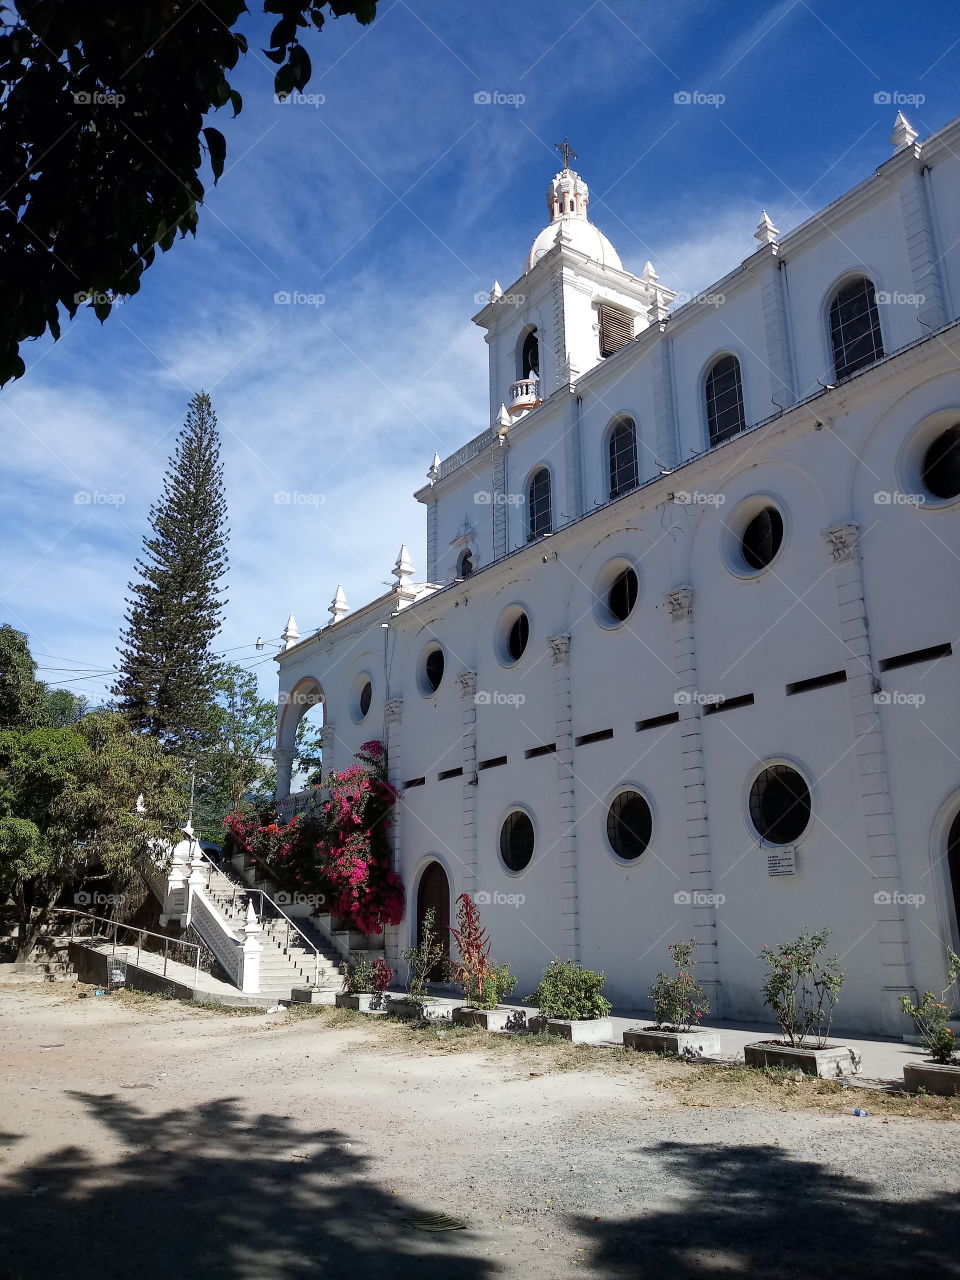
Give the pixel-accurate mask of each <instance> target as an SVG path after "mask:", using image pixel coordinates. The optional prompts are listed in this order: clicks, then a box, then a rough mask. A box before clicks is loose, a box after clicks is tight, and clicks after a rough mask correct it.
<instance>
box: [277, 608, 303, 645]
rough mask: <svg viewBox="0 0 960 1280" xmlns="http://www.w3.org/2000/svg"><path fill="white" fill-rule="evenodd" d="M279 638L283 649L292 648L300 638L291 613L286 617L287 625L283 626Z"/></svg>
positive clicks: (295, 621)
mask: <svg viewBox="0 0 960 1280" xmlns="http://www.w3.org/2000/svg"><path fill="white" fill-rule="evenodd" d="M280 639H281V640H282V641H283V647H284V648H285V649H292V648H293V646H294V645H295V644H296V643H297V641H298V640H299V639H300V632H299V631H298V630H297V620H296V618H295V617H294V616H293V614H292V613H291V615H290V617H289V618H288V619H287V625H286V626H285V627H284V628H283V633H282V635H281V636H280Z"/></svg>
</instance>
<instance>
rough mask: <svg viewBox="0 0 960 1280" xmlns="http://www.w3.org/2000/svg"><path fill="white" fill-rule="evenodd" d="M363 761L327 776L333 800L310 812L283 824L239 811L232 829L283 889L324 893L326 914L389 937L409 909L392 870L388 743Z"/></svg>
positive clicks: (366, 750)
mask: <svg viewBox="0 0 960 1280" xmlns="http://www.w3.org/2000/svg"><path fill="white" fill-rule="evenodd" d="M357 759H358V760H359V761H360V764H356V765H353V766H351V768H349V769H346V770H343V771H342V772H335V773H331V774H329V775H328V777H327V780H326V787H327V789H328V791H329V799H327V800H326V801H325V802H324V803H323V804H322V805H321V806H320V807H319V808H316V809H315V810H314V811H313V812H311V813H310V814H308V815H305V816H303V817H300V818H294V819H293V821H292V822H289V823H287V824H286V825H285V826H281V825H280V824H279V823H277V821H276V820H275V818H274V819H273V820H272V821H268V822H266V823H264V822H263V821H262V816H260V815H255V814H245V813H234V814H230V815H229V817H227V818H226V820H225V825H226V827H227V829H228V830H229V831H231V832H232V833H233V835H234V836H235V837H236V838H237V839H238V840H239V841H240V843H241V844H242V845H243V846H244V847H245V848H246V849H248V850H249V851H250V852H251V853H252V854H253V856H254V857H255V858H257V860H258V861H259V862H261V863H262V865H263V866H264V867H265V869H266V870H267V872H268V873H269V875H270V876H271V878H272V879H274V880H276V881H277V882H278V884H280V885H281V886H282V887H283V888H284V889H287V890H289V891H290V892H292V893H306V894H315V895H317V896H318V897H319V898H320V900H321V902H322V904H323V909H324V910H325V911H328V912H330V913H331V914H332V915H335V916H338V917H339V918H340V919H341V920H342V921H343V922H344V923H345V924H346V925H347V927H349V928H353V929H356V930H357V931H358V932H360V933H382V932H383V928H384V926H385V925H389V924H399V923H400V921H401V920H402V919H403V910H404V892H403V882H402V881H401V879H400V877H399V876H398V875H397V874H396V872H395V871H393V870H392V869H391V867H390V862H391V853H390V842H389V832H390V825H391V817H390V814H391V811H392V809H393V805H394V803H395V801H396V792H395V791H394V789H393V787H392V786H391V785H390V783H389V782H388V781H387V776H386V772H387V771H386V753H385V751H384V748H383V744H382V743H380V742H376V741H372V742H365V743H364V744H363V745H362V746H361V748H360V750H359V751H358V752H357ZM266 816H267V817H270V816H271V815H266Z"/></svg>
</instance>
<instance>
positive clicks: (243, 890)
mask: <svg viewBox="0 0 960 1280" xmlns="http://www.w3.org/2000/svg"><path fill="white" fill-rule="evenodd" d="M200 852H201V853H202V854H203V857H204V858H205V859H206V861H207V862H208V863H209V864H210V866H211V867H212V868H213V870H214V871H219V872H220V874H221V875H222V876H224V878H225V879H227V880H230V877H229V876H228V875H227V873H226V871H224V869H223V868H222V867H218V866H217V864H216V863H215V862H214V861H213V859H212V858H211V857H210V856H209V855H208V854H207V853H206V852H205V851H204V850H203V849H201V850H200ZM230 885H231V893H230V895H229V898H228V901H229V903H230V906H231V907H232V908H233V909H234V910H236V909H237V899H238V898H243V899H245V901H244V903H243V905H242V906H241V908H240V912H241V915H242V914H244V913H245V912H246V909H247V903H248V902H249V901H250V900H251V899H252V898H253V897H258V898H259V899H260V910H259V911H257V916H258V917H259V919H260V922H261V924H262V923H263V921H264V920H276V919H281V920H283V922H284V928H283V949H284V951H286V952H287V953H288V954H289V951H290V935H291V930H292V931H293V933H295V934H296V935H297V937H298V938H299V939H300V945H301V946H302V947H303V948H304V949H305V950H307V951H310V952H312V953H313V985H314V986H315V987H317V986H319V985H320V959H321V957H322V955H323V952H322V951H321V950H320V948H319V947H318V946H317V944H316V943H315V942H311V940H310V939H309V938H308V937H307V935H306V934H305V933H304V931H303V930H302V929H301V928H300V926H299V925H298V924H297V923H296V921H294V920H291V919H290V917H289V916H288V915H287V913H286V912H285V911H284V910H283V908H282V907H281V906H279V905H278V904H277V903H276V902H275V901H274V900H273V898H271V897H270V895H269V894H267V893H265V892H264V891H263V889H251V888H250V887H249V886H248V885H245V884H235V883H234V882H233V881H232V880H230ZM207 888H208V891H209V892H210V895H211V897H213V900H214V902H216V901H217V896H218V895H219V896H221V897H223V898H227V892H226V890H225V889H210V886H209V883H208V886H207ZM254 910H255V911H256V910H257V909H256V906H254Z"/></svg>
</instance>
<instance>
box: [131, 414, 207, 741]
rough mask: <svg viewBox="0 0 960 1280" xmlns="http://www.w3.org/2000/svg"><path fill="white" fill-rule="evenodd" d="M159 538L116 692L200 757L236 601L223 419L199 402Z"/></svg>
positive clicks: (166, 492)
mask: <svg viewBox="0 0 960 1280" xmlns="http://www.w3.org/2000/svg"><path fill="white" fill-rule="evenodd" d="M150 524H151V529H152V532H151V533H150V534H149V535H148V536H146V537H145V538H144V540H143V558H142V559H140V560H138V561H137V569H138V570H139V573H140V580H139V581H138V582H137V583H135V584H134V583H131V584H130V586H129V588H128V589H129V590H130V592H131V597H130V598H128V601H127V605H128V608H127V613H126V629H125V631H124V634H123V636H122V637H121V642H120V655H121V665H120V674H119V677H118V679H117V683H116V685H115V686H114V688H113V694H114V697H115V698H116V702H117V708H118V710H120V711H122V712H124V714H125V715H126V716H127V718H128V720H129V722H130V724H131V725H132V726H133V727H134V728H135V729H139V730H141V731H143V732H146V733H148V734H150V735H151V736H152V737H154V738H157V739H159V740H160V741H161V742H162V744H163V745H164V747H166V748H167V749H168V750H172V751H175V752H177V753H178V754H179V755H181V756H184V757H187V758H189V757H191V756H192V755H193V754H195V753H196V751H197V750H198V749H199V748H200V747H201V746H202V744H203V743H204V741H207V740H209V736H210V733H211V730H212V724H213V718H214V712H213V706H214V696H215V690H216V681H217V678H218V677H219V675H220V674H221V671H220V667H219V665H218V663H217V661H216V660H215V658H214V657H213V655H212V653H211V649H210V646H211V643H212V641H213V639H214V637H215V636H216V635H217V632H218V631H219V629H220V615H221V611H222V609H223V606H224V604H225V603H226V601H225V600H224V599H223V598H222V594H221V589H220V585H219V584H220V579H221V578H222V576H223V574H224V573H225V572H226V569H227V551H226V545H227V534H228V531H227V527H226V500H225V498H224V493H223V466H222V464H221V462H220V439H219V435H218V433H217V418H216V414H215V413H214V412H213V408H212V406H211V404H210V397H209V396H208V395H206V393H204V392H200V393H199V394H198V395H195V396H194V397H193V399H192V400H191V401H190V408H189V412H188V414H187V420H186V423H185V425H184V428H183V430H182V431H181V432H180V435H179V436H178V438H177V447H176V452H175V453H174V456H173V457H172V458H171V460H170V462H169V464H168V466H167V471H166V475H165V476H164V481H163V494H162V496H161V498H160V501H159V502H158V503H157V504H156V505H155V506H153V507H151V509H150Z"/></svg>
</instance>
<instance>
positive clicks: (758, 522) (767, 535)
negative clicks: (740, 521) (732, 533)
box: [740, 507, 783, 569]
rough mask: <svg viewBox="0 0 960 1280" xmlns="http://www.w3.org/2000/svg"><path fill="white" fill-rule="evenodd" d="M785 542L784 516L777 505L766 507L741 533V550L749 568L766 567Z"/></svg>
mask: <svg viewBox="0 0 960 1280" xmlns="http://www.w3.org/2000/svg"><path fill="white" fill-rule="evenodd" d="M782 542H783V516H781V514H780V512H779V511H778V510H777V509H776V507H764V508H763V510H762V511H758V512H757V514H756V515H755V516H754V517H753V519H752V520H750V521H749V522H748V524H747V526H746V528H745V529H744V531H743V533H742V534H741V535H740V552H741V554H742V555H743V559H744V563H745V564H746V566H747V568H748V569H765V568H766V567H767V565H768V564H770V563H771V561H772V560H773V558H774V556H776V554H777V552H778V551H779V550H780V544H781V543H782Z"/></svg>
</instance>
